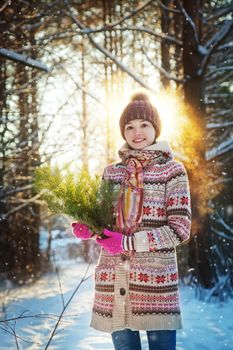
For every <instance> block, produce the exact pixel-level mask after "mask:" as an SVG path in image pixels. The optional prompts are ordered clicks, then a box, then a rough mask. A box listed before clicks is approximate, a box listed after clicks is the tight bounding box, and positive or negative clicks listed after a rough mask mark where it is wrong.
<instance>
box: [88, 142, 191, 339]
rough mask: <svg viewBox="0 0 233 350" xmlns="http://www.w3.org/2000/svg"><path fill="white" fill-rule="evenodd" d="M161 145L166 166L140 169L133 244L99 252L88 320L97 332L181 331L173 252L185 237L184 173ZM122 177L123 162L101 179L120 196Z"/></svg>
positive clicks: (186, 202)
mask: <svg viewBox="0 0 233 350" xmlns="http://www.w3.org/2000/svg"><path fill="white" fill-rule="evenodd" d="M163 146H164V144H162V145H161V144H160V145H157V147H161V152H165V153H166V161H164V162H162V163H161V162H160V163H156V162H152V163H151V164H148V166H147V167H146V168H145V169H144V199H143V218H142V222H141V224H140V227H139V231H137V232H136V233H134V235H133V236H132V237H131V238H132V239H133V241H131V242H130V241H127V240H125V242H124V245H125V246H126V249H129V251H127V250H126V251H125V252H124V254H118V255H115V256H111V255H109V254H108V253H107V252H105V251H104V250H102V252H101V255H100V258H99V262H98V264H97V267H96V271H95V299H94V305H93V314H92V320H91V326H92V327H93V328H96V329H98V330H102V331H105V332H113V331H115V330H120V329H124V328H130V329H135V330H152V329H154V330H156V329H164V330H166V329H179V328H181V327H182V320H181V312H180V305H179V293H178V271H177V262H176V250H175V247H176V246H177V245H179V244H180V243H182V242H184V241H185V240H187V239H188V238H189V234H190V222H191V203H190V194H189V185H188V178H187V174H186V170H185V168H184V166H183V164H182V163H179V162H176V161H174V159H173V157H172V156H171V157H167V151H168V150H167V147H165V148H164V147H163ZM124 172H125V165H124V164H123V163H117V164H110V165H108V166H107V167H106V168H105V171H104V176H103V178H104V179H108V180H111V181H112V182H113V185H114V189H115V190H116V191H119V188H120V185H121V182H122V180H123V178H124ZM115 215H116V211H115ZM128 238H129V237H127V239H128ZM132 247H134V248H135V250H136V251H131V248H132Z"/></svg>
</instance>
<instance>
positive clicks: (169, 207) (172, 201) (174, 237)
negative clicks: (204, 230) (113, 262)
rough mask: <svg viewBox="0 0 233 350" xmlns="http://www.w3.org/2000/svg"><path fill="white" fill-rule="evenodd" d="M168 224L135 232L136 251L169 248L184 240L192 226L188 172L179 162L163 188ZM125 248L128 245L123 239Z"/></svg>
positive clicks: (133, 237)
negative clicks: (164, 189)
mask: <svg viewBox="0 0 233 350" xmlns="http://www.w3.org/2000/svg"><path fill="white" fill-rule="evenodd" d="M165 203H166V216H167V224H166V225H164V226H161V227H158V228H155V229H152V230H146V231H145V230H143V231H138V232H135V233H134V235H133V236H132V240H133V243H131V244H130V246H134V248H135V250H136V251H137V252H144V251H157V250H163V249H172V248H174V247H176V246H178V245H179V244H181V243H182V242H184V241H186V240H187V239H188V238H189V235H190V229H191V202H190V190H189V182H188V176H187V173H186V170H185V167H184V165H183V164H182V163H177V166H176V167H175V171H173V172H172V174H171V175H170V178H169V179H168V181H167V182H166V192H165ZM123 246H124V248H125V249H127V248H130V246H129V247H128V244H127V242H124V245H123Z"/></svg>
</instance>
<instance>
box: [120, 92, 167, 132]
mask: <svg viewBox="0 0 233 350" xmlns="http://www.w3.org/2000/svg"><path fill="white" fill-rule="evenodd" d="M133 119H143V120H147V121H148V122H151V124H152V125H153V127H154V129H155V137H156V139H157V138H158V137H159V135H160V133H161V119H160V116H159V113H158V111H157V109H156V108H155V107H154V106H153V105H152V104H151V102H150V99H149V96H148V95H147V94H145V93H141V92H140V93H135V94H134V95H133V96H132V97H131V99H130V102H129V104H128V105H127V106H126V107H125V109H124V110H123V112H122V114H121V117H120V121H119V125H120V130H121V135H122V137H123V139H125V135H124V134H125V125H126V124H127V123H128V122H129V121H131V120H133Z"/></svg>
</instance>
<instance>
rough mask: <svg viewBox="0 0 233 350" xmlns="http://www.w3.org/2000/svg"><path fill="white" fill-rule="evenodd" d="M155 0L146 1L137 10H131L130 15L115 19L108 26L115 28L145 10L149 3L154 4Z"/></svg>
mask: <svg viewBox="0 0 233 350" xmlns="http://www.w3.org/2000/svg"><path fill="white" fill-rule="evenodd" d="M153 1H154V0H149V1H145V2H144V3H143V4H142V5H141V6H138V7H136V8H135V10H133V11H131V12H130V13H129V14H128V15H126V16H124V17H123V18H121V19H120V20H118V21H115V22H112V23H108V24H106V26H107V27H108V28H113V27H115V26H117V25H119V24H121V23H123V22H124V21H125V20H127V19H129V18H131V17H133V16H135V15H136V14H138V13H139V12H140V11H142V10H144V9H145V8H146V7H147V6H148V5H150V4H152V2H153Z"/></svg>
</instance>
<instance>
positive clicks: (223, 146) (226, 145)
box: [206, 137, 233, 161]
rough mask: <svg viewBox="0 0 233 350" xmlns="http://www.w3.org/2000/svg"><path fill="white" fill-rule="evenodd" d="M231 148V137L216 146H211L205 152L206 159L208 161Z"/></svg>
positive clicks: (232, 141) (232, 148)
mask: <svg viewBox="0 0 233 350" xmlns="http://www.w3.org/2000/svg"><path fill="white" fill-rule="evenodd" d="M231 150H233V138H232V137H231V138H229V139H228V140H226V141H223V142H222V143H220V144H219V145H218V146H216V147H213V148H212V149H210V150H209V151H207V152H206V160H207V161H210V160H212V159H214V158H216V157H218V156H220V155H222V154H224V153H226V152H229V151H231Z"/></svg>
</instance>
